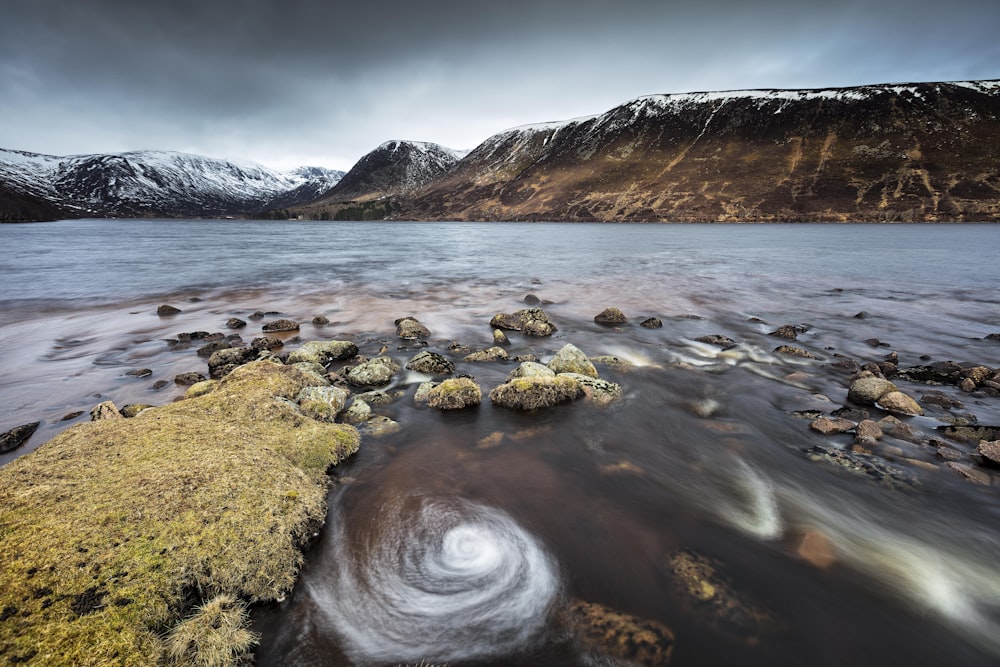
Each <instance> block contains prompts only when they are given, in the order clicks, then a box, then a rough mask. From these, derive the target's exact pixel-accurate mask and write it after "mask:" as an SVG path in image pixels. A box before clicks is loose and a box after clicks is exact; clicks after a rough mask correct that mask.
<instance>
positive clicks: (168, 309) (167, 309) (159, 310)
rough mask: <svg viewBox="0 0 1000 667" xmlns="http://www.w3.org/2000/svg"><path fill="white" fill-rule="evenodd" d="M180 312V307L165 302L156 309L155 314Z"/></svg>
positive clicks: (168, 314) (164, 314) (164, 315)
mask: <svg viewBox="0 0 1000 667" xmlns="http://www.w3.org/2000/svg"><path fill="white" fill-rule="evenodd" d="M180 312H182V311H181V309H180V308H175V307H174V306H171V305H169V304H166V303H165V304H163V305H162V306H160V307H159V308H157V309H156V314H157V315H159V316H160V317H166V316H170V315H176V314H178V313H180Z"/></svg>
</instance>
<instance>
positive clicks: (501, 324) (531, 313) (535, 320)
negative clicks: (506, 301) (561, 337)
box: [490, 308, 556, 336]
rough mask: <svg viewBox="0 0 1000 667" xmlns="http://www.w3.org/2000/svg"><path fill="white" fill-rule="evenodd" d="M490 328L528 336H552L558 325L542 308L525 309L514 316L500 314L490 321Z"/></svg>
mask: <svg viewBox="0 0 1000 667" xmlns="http://www.w3.org/2000/svg"><path fill="white" fill-rule="evenodd" d="M490 326H492V327H493V328H495V329H506V330H508V331H520V332H522V333H524V334H525V335H528V336H551V335H552V334H553V333H554V332H555V331H556V325H555V324H553V323H552V321H551V320H550V319H549V316H548V315H546V314H545V311H543V310H542V309H541V308H525V309H523V310H519V311H517V312H515V313H514V314H512V315H509V314H507V313H498V314H496V315H494V316H493V318H492V319H491V320H490Z"/></svg>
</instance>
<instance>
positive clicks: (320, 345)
mask: <svg viewBox="0 0 1000 667" xmlns="http://www.w3.org/2000/svg"><path fill="white" fill-rule="evenodd" d="M357 354H358V346H357V345H355V344H354V343H352V342H351V341H349V340H311V341H309V342H308V343H306V344H305V345H303V346H302V347H300V348H299V349H297V350H294V351H293V352H292V353H291V354H289V355H288V363H290V364H296V363H299V362H303V361H306V362H309V363H314V364H319V365H320V366H326V365H327V364H330V363H331V362H334V361H339V360H342V359H350V358H352V357H355V356H357Z"/></svg>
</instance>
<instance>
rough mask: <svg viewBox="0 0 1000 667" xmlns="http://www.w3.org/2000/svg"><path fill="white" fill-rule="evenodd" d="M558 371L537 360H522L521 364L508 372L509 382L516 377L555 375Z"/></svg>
mask: <svg viewBox="0 0 1000 667" xmlns="http://www.w3.org/2000/svg"><path fill="white" fill-rule="evenodd" d="M555 376H556V372H555V371H554V370H552V369H551V368H549V367H548V366H546V365H545V364H540V363H538V362H536V361H522V362H521V364H520V365H519V366H518V367H517V368H515V369H514V370H512V371H511V372H510V373H508V374H507V380H506V381H507V382H510V381H511V380H513V379H514V378H528V377H555Z"/></svg>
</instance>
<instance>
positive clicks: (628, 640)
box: [561, 600, 674, 667]
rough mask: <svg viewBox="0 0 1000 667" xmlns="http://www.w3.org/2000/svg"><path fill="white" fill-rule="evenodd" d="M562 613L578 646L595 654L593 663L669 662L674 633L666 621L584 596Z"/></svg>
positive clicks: (659, 666) (653, 665)
mask: <svg viewBox="0 0 1000 667" xmlns="http://www.w3.org/2000/svg"><path fill="white" fill-rule="evenodd" d="M561 615H562V616H563V617H564V624H565V625H566V626H567V629H568V630H569V631H570V632H571V633H572V635H573V641H574V643H575V644H576V647H577V650H578V651H580V652H581V653H583V654H584V655H586V656H587V657H590V658H593V659H594V660H593V662H592V664H600V665H604V664H608V665H612V664H613V665H618V664H621V665H648V667H664V666H665V665H668V664H670V657H671V655H672V654H673V650H674V633H673V632H672V631H671V630H670V628H668V627H667V626H666V625H664V624H663V623H660V622H658V621H652V620H649V619H644V618H639V617H637V616H632V615H630V614H623V613H621V612H618V611H615V610H613V609H609V608H608V607H605V606H603V605H599V604H594V603H592V602H583V601H581V600H573V601H572V602H571V603H570V604H569V606H568V607H567V608H566V609H565V610H564V611H563V612H562V614H561ZM587 664H591V661H588V663H587Z"/></svg>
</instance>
